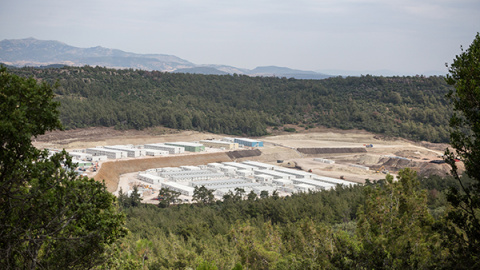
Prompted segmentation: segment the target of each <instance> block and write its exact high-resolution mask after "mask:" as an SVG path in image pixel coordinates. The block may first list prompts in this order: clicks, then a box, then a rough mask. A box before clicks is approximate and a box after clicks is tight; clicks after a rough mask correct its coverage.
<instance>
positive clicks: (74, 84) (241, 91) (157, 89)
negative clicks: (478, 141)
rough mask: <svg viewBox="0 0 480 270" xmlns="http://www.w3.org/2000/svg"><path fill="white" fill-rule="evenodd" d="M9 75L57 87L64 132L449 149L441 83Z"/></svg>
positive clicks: (118, 73)
mask: <svg viewBox="0 0 480 270" xmlns="http://www.w3.org/2000/svg"><path fill="white" fill-rule="evenodd" d="M11 72H13V73H15V74H18V75H21V76H26V77H28V76H33V77H34V78H36V79H37V80H42V81H47V82H50V83H54V82H58V83H59V87H58V88H57V89H56V90H55V94H56V98H55V99H56V100H57V101H59V102H60V103H61V108H60V112H61V114H60V118H61V121H62V124H63V125H64V127H65V128H81V127H89V126H107V127H112V126H114V127H116V128H118V129H129V128H134V129H144V128H147V127H153V126H158V125H164V126H166V127H170V128H175V129H191V130H199V131H209V132H213V133H226V134H233V135H248V136H261V135H266V134H267V132H268V131H267V128H279V127H282V126H283V125H285V124H298V125H302V126H304V127H306V128H310V127H315V126H326V127H334V128H340V129H353V128H357V129H365V130H367V131H371V132H375V133H381V134H385V135H388V136H400V137H404V138H409V139H415V140H427V141H431V142H448V140H449V131H448V119H449V118H450V114H451V105H450V104H449V102H447V101H446V99H445V95H446V94H447V93H448V91H449V90H450V89H451V87H450V86H449V85H448V84H446V82H445V79H444V78H443V77H423V76H416V77H376V76H369V75H367V76H362V77H346V78H342V77H336V78H329V79H325V80H296V79H287V78H274V77H249V76H245V75H201V74H180V73H166V72H158V71H151V72H150V71H142V70H132V69H129V70H116V69H109V68H104V67H89V66H85V67H62V68H49V69H38V68H22V69H12V70H11Z"/></svg>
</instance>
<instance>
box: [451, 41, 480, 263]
mask: <svg viewBox="0 0 480 270" xmlns="http://www.w3.org/2000/svg"><path fill="white" fill-rule="evenodd" d="M449 72H450V74H449V75H448V76H447V78H446V81H447V82H448V84H450V85H452V86H454V87H455V90H451V91H450V92H449V93H448V97H449V98H450V100H451V101H452V103H453V107H454V110H455V113H454V114H453V116H452V118H451V119H450V127H452V129H453V130H452V132H451V134H450V140H451V145H452V147H453V148H454V149H455V151H454V152H450V151H448V150H447V151H446V153H445V155H446V162H447V163H448V164H450V165H451V166H452V171H451V172H452V175H453V177H454V178H455V179H457V180H458V181H459V184H460V188H452V190H451V192H450V193H449V194H448V197H447V198H448V201H449V202H450V203H451V204H452V207H453V208H452V209H451V211H449V212H448V220H449V221H451V222H452V223H453V226H449V227H448V228H447V236H448V242H447V243H448V244H449V245H448V246H449V247H450V249H451V250H452V254H453V256H452V258H453V260H452V261H451V265H452V266H455V267H457V265H456V264H455V262H456V261H462V262H463V263H464V265H465V268H470V267H472V268H479V267H480V255H479V254H480V229H479V228H480V34H479V33H477V35H476V37H475V39H474V40H473V42H472V44H471V45H470V47H469V48H468V49H467V50H466V51H463V49H462V53H461V54H460V55H457V56H456V58H455V60H454V61H453V63H452V64H451V65H450V68H449ZM456 158H459V159H460V160H461V161H463V163H464V164H465V169H466V174H467V175H468V176H469V177H470V178H471V179H472V180H473V181H474V183H473V184H472V185H467V184H466V183H465V182H464V181H463V180H462V179H461V178H460V176H459V174H458V168H457V164H456V162H455V159H456Z"/></svg>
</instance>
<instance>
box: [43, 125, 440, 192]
mask: <svg viewBox="0 0 480 270" xmlns="http://www.w3.org/2000/svg"><path fill="white" fill-rule="evenodd" d="M222 137H225V136H224V135H218V134H211V133H201V132H195V131H177V130H170V129H166V128H155V129H148V130H144V131H136V130H128V131H118V130H114V129H112V128H88V129H77V130H70V131H64V132H61V131H55V132H50V133H48V134H46V135H43V136H39V137H38V138H36V139H35V140H34V141H35V142H34V145H35V146H36V147H38V148H57V149H61V148H65V149H67V150H71V149H80V148H87V147H94V146H103V145H115V144H134V145H141V144H146V143H161V142H172V141H199V140H203V139H211V138H216V139H220V138H222ZM258 139H260V140H263V141H264V142H265V147H263V148H259V150H260V151H261V153H260V155H258V154H259V153H258V151H253V152H251V153H254V152H255V154H247V155H246V156H247V157H245V156H244V155H243V154H242V153H241V152H240V153H235V154H233V153H232V152H222V151H213V152H207V153H195V154H194V153H187V154H182V155H174V156H170V157H148V158H142V159H139V158H137V159H124V160H117V161H106V162H103V163H102V164H101V166H100V170H99V171H98V173H96V174H94V173H89V175H90V176H93V177H94V178H95V179H97V180H105V183H106V185H107V188H108V190H109V191H111V192H113V191H115V190H116V189H117V187H118V182H119V179H120V175H122V174H127V173H133V172H138V171H144V170H146V169H149V168H158V167H176V166H181V165H200V164H207V163H210V162H223V161H232V160H233V161H243V160H256V161H261V162H266V163H271V164H276V165H281V166H286V167H296V168H297V169H301V170H305V171H309V170H311V171H312V172H313V173H316V174H318V175H324V176H330V177H336V178H340V177H342V178H344V179H346V180H349V181H354V182H359V183H363V182H364V181H365V179H371V180H375V179H382V178H384V177H385V174H384V173H382V172H381V171H383V172H386V171H389V172H390V173H393V174H395V173H396V172H398V170H400V169H402V168H405V167H411V168H414V169H416V170H417V171H418V172H419V174H420V175H430V174H438V175H445V174H447V173H448V171H449V166H448V165H446V164H434V163H430V161H432V160H441V155H442V154H443V151H444V149H445V148H446V147H447V146H448V145H446V144H432V143H425V142H422V143H416V142H412V141H408V140H404V139H388V138H383V137H381V136H377V135H375V134H372V133H369V132H365V131H361V130H350V131H344V130H336V129H319V128H317V129H310V130H308V131H300V132H298V133H280V132H279V133H277V134H274V135H272V136H266V137H263V138H258ZM369 144H372V145H373V147H371V148H367V147H366V145H369ZM298 148H308V149H310V150H309V151H307V152H305V151H302V152H301V151H298V150H297V149H298ZM312 149H313V150H312ZM314 158H324V159H329V160H333V161H335V163H334V164H325V163H320V162H318V161H314V160H313V159H314ZM352 165H356V166H366V167H368V168H370V169H369V170H365V169H361V168H358V167H353V166H352ZM377 171H378V172H377Z"/></svg>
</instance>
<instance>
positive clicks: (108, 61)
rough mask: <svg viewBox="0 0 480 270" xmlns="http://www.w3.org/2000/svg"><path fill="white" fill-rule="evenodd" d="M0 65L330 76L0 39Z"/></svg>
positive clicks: (321, 77)
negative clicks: (206, 63)
mask: <svg viewBox="0 0 480 270" xmlns="http://www.w3.org/2000/svg"><path fill="white" fill-rule="evenodd" d="M0 63H4V64H5V65H10V66H15V67H24V66H33V67H41V66H52V65H67V66H85V65H89V66H102V67H109V68H118V69H126V68H133V69H141V70H158V71H165V72H181V73H195V74H214V75H227V74H239V75H249V76H265V77H267V76H275V77H286V78H296V79H324V78H328V77H331V75H327V74H322V73H318V72H314V71H303V70H296V69H290V68H287V67H276V66H265V67H257V68H255V69H253V70H249V69H242V68H236V67H232V66H225V65H197V64H193V63H192V62H189V61H187V60H184V59H182V58H179V57H177V56H174V55H167V54H137V53H131V52H124V51H121V50H117V49H109V48H104V47H101V46H97V47H91V48H78V47H74V46H70V45H68V44H65V43H63V42H59V41H54V40H38V39H35V38H26V39H4V40H2V41H0Z"/></svg>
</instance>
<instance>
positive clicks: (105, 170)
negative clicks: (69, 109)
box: [94, 152, 231, 192]
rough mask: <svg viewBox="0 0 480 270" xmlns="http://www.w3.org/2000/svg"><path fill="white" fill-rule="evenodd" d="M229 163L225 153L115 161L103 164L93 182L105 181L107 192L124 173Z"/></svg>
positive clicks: (116, 184)
mask: <svg viewBox="0 0 480 270" xmlns="http://www.w3.org/2000/svg"><path fill="white" fill-rule="evenodd" d="M226 161H231V159H230V158H229V157H228V155H227V153H223V152H222V153H209V154H199V155H186V156H173V157H157V158H145V159H131V160H117V161H111V162H105V163H103V164H102V166H101V167H100V170H99V171H98V173H97V174H96V175H95V177H94V178H95V180H97V181H102V180H105V185H106V186H107V189H108V191H110V192H114V191H115V190H116V189H117V186H118V181H119V177H120V175H121V174H124V173H132V172H138V171H144V170H147V169H152V168H163V167H179V166H182V165H193V166H195V165H202V164H207V163H211V162H226Z"/></svg>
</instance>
